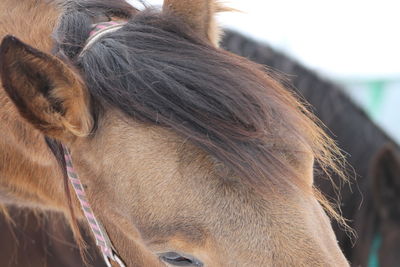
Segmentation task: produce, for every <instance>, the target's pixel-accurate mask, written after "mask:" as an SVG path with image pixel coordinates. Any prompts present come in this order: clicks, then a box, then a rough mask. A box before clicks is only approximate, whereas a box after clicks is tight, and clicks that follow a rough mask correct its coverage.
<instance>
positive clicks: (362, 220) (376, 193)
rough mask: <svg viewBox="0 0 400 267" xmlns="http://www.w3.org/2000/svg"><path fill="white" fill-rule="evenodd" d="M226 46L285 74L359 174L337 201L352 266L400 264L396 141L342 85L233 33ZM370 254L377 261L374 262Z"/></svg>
mask: <svg viewBox="0 0 400 267" xmlns="http://www.w3.org/2000/svg"><path fill="white" fill-rule="evenodd" d="M222 46H223V47H224V48H226V49H227V50H228V51H231V52H233V53H236V54H238V55H241V56H244V57H247V58H249V59H251V60H253V61H255V62H257V63H259V64H263V65H266V66H268V67H269V68H274V69H275V70H277V71H279V72H281V73H285V74H286V76H284V77H282V79H286V80H285V81H284V82H286V83H287V84H288V85H287V87H288V88H291V89H292V90H295V91H296V92H297V93H298V94H300V95H302V96H303V97H304V98H305V99H306V101H307V102H308V103H310V105H311V106H312V107H313V110H314V111H315V114H316V115H317V117H318V118H319V119H320V120H321V121H322V122H323V123H324V124H325V125H326V127H327V128H328V129H329V132H330V134H331V135H332V136H333V137H334V138H335V139H336V140H337V142H338V145H339V147H340V148H341V149H342V150H343V151H345V153H347V155H348V157H347V161H348V163H349V167H348V169H349V173H352V172H353V171H354V172H355V173H356V176H355V178H356V181H355V183H354V185H353V186H349V185H347V184H346V185H345V186H343V187H342V189H341V191H340V199H339V201H340V202H341V203H340V205H341V210H342V212H343V216H344V217H345V218H346V219H348V220H349V224H350V227H351V228H353V229H354V231H355V233H356V238H353V237H352V235H350V234H349V233H348V232H346V231H345V229H343V228H341V227H339V226H338V225H336V227H335V228H334V230H335V233H336V236H337V237H338V239H339V242H340V246H341V248H342V249H343V250H344V253H345V255H346V258H347V259H348V260H349V261H350V262H351V263H352V265H353V266H368V264H370V266H377V265H373V262H376V261H377V262H379V266H384V267H386V266H387V267H389V266H398V265H400V259H399V258H398V256H397V252H395V251H398V249H400V239H399V230H400V228H399V226H398V225H399V223H400V216H398V215H397V214H398V210H399V209H398V208H397V205H398V203H399V199H398V197H396V196H399V194H397V193H395V192H398V189H399V188H400V187H399V186H398V184H399V181H400V160H399V159H398V158H399V156H398V155H399V153H400V148H399V146H398V145H397V144H396V143H395V141H394V140H393V139H392V138H390V137H389V136H388V135H387V134H386V133H385V132H384V131H382V130H381V129H380V128H379V127H378V126H377V125H376V124H375V123H373V122H372V121H371V120H370V119H369V117H368V116H367V115H366V113H365V112H364V111H362V110H361V109H360V108H359V107H358V106H356V105H355V104H354V103H353V102H352V101H351V99H350V98H349V97H348V96H347V95H346V94H345V93H344V90H343V88H342V87H340V86H339V85H337V84H335V83H333V82H331V81H329V80H328V79H325V78H323V77H321V76H320V75H318V74H316V73H315V72H314V71H311V70H309V69H307V68H306V67H304V66H303V65H302V64H300V63H298V62H296V61H295V60H293V59H291V58H290V57H288V56H286V55H284V54H282V53H280V52H277V51H276V50H275V49H273V48H271V47H269V46H267V45H265V44H260V43H258V42H256V41H254V40H251V39H250V38H247V37H245V36H243V35H241V34H239V33H235V32H233V31H227V32H226V34H225V38H224V40H223V42H222ZM350 166H351V167H350ZM333 179H337V177H336V178H335V177H333ZM315 181H316V184H317V186H318V188H319V189H320V190H321V191H322V192H323V193H325V194H326V195H328V196H330V198H331V199H336V192H335V190H334V188H333V187H332V186H331V184H330V182H327V181H326V179H325V178H324V176H323V175H322V176H321V175H320V172H318V171H316V173H315ZM336 181H337V180H336ZM337 182H338V181H337ZM379 184H380V186H378V185H379ZM388 192H392V193H390V194H389V193H388ZM379 235H380V236H379ZM377 240H378V241H377ZM379 240H380V241H379ZM376 244H378V247H376ZM372 254H375V257H377V259H372V257H373V255H372Z"/></svg>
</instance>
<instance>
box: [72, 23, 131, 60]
mask: <svg viewBox="0 0 400 267" xmlns="http://www.w3.org/2000/svg"><path fill="white" fill-rule="evenodd" d="M125 24H126V22H123V21H106V22H101V23H98V24H94V25H93V29H92V31H91V32H90V35H89V36H90V37H89V39H88V40H87V41H86V44H85V46H84V47H83V48H82V51H81V53H80V55H79V56H82V55H83V54H84V53H85V52H86V51H87V50H89V49H90V47H92V45H93V44H94V43H96V42H97V41H98V40H99V39H100V38H101V37H103V36H104V35H106V34H107V33H111V32H115V31H117V30H119V29H121V28H122V27H123V26H124V25H125Z"/></svg>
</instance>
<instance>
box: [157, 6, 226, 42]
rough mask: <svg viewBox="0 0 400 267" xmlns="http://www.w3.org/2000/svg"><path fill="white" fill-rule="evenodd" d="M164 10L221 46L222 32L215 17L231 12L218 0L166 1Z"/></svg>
mask: <svg viewBox="0 0 400 267" xmlns="http://www.w3.org/2000/svg"><path fill="white" fill-rule="evenodd" d="M163 10H164V11H166V12H172V13H173V14H175V15H176V16H179V17H180V18H181V19H183V21H184V22H185V23H186V24H188V25H189V26H190V27H191V28H192V29H193V30H194V31H195V32H197V33H198V34H200V35H201V36H203V37H205V38H207V39H208V40H209V41H210V42H211V43H212V44H213V45H215V46H217V47H218V45H219V41H220V36H221V30H220V28H219V27H218V25H217V23H216V20H215V15H216V13H218V12H223V11H230V9H228V8H226V7H223V6H222V5H221V4H220V3H218V1H217V0H164V6H163Z"/></svg>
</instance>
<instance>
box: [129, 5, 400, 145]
mask: <svg viewBox="0 0 400 267" xmlns="http://www.w3.org/2000/svg"><path fill="white" fill-rule="evenodd" d="M131 2H137V1H134V0H132V1H131ZM146 2H148V3H150V4H152V5H161V4H162V2H163V1H162V0H147V1H146ZM222 2H224V3H226V4H227V5H229V6H230V7H233V8H236V9H238V10H241V11H242V12H241V13H239V12H236V13H225V14H220V15H219V17H218V19H219V22H220V23H221V24H222V25H223V26H224V27H225V28H228V29H233V30H236V31H238V32H240V33H242V34H245V35H247V36H249V37H251V38H253V39H255V40H258V41H262V42H265V43H267V44H268V45H270V46H272V47H273V48H275V49H277V50H279V51H281V52H283V53H285V54H287V55H289V56H291V57H292V58H294V59H296V60H298V61H299V62H301V63H302V64H303V65H305V66H307V67H308V68H310V69H312V70H314V71H317V72H318V73H320V74H321V75H322V76H325V77H326V78H329V79H331V80H332V81H335V82H337V83H340V84H342V85H343V86H344V88H346V92H347V93H348V94H349V95H350V96H351V97H352V98H353V99H354V100H355V102H356V103H357V104H358V105H360V106H361V107H362V108H364V109H365V110H366V111H367V113H368V114H369V116H370V117H371V118H372V119H373V120H374V121H375V122H376V123H377V124H378V125H380V126H381V127H382V128H384V129H385V130H386V132H387V133H389V134H390V135H391V136H392V137H393V138H395V140H397V142H399V143H400V34H399V26H400V16H399V14H398V12H399V2H398V1H396V0H352V1H348V0H336V1H321V0H303V1H295V0H279V1H266V0H225V1H222Z"/></svg>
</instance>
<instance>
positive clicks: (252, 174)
mask: <svg viewBox="0 0 400 267" xmlns="http://www.w3.org/2000/svg"><path fill="white" fill-rule="evenodd" d="M0 7H1V10H7V12H5V14H4V13H3V14H2V15H3V16H4V17H3V18H2V28H1V34H0V35H1V37H4V38H3V41H2V43H1V46H0V76H1V83H2V88H3V89H4V90H2V91H1V95H0V114H1V116H0V118H1V120H2V121H1V125H2V127H1V129H0V134H1V136H2V138H1V143H0V145H1V149H0V151H1V152H0V153H1V154H0V159H1V160H0V162H1V163H2V164H1V169H0V170H1V175H0V188H1V190H0V192H1V194H2V196H1V199H2V200H3V201H4V202H7V203H13V204H17V205H19V206H24V207H29V208H33V209H41V210H49V211H58V212H62V213H64V214H66V216H67V217H68V219H69V222H70V224H71V226H72V229H73V231H74V235H75V237H76V238H77V240H78V241H79V240H80V234H79V231H78V227H77V221H82V220H84V219H85V218H87V219H88V221H89V223H90V228H91V230H93V229H94V228H93V225H95V226H96V227H97V228H95V229H94V230H93V232H95V233H96V234H99V233H100V234H101V236H102V238H104V239H103V240H104V244H100V243H99V245H100V246H101V251H102V253H103V254H104V256H105V260H106V262H108V261H110V260H112V261H115V262H116V263H117V264H118V265H120V266H125V265H126V266H165V265H166V264H167V265H168V266H288V265H296V266H306V265H310V264H312V265H315V266H348V263H347V260H346V259H345V257H344V256H343V254H342V252H341V251H340V249H339V247H338V245H337V242H336V238H335V236H334V234H333V230H332V227H331V225H330V220H329V218H328V216H327V215H326V213H325V212H324V210H323V206H325V208H327V210H329V206H328V204H327V203H326V202H324V200H323V198H322V196H321V195H320V194H319V193H318V191H317V190H316V189H315V188H314V187H313V165H314V162H315V163H316V164H319V165H320V166H324V167H325V168H326V169H331V170H333V171H338V172H340V168H339V167H338V164H337V163H336V160H335V159H336V157H339V156H340V155H339V152H338V150H337V148H336V146H335V145H334V142H333V141H332V140H331V139H330V138H329V137H328V136H327V135H326V134H325V133H324V132H323V130H322V129H321V128H320V127H319V126H318V125H317V123H316V122H315V120H314V118H313V116H312V115H311V113H310V112H308V111H307V109H306V108H305V107H304V106H303V105H302V104H301V103H300V101H299V100H298V99H296V97H295V96H294V95H293V94H291V93H289V92H288V91H287V90H285V89H284V86H283V85H282V84H281V83H280V82H279V81H277V80H276V79H275V77H274V75H273V73H265V72H264V71H263V69H262V68H261V67H260V66H258V65H256V64H254V63H252V62H250V61H248V60H246V59H244V58H241V57H238V56H235V55H233V54H231V53H228V52H226V51H224V50H222V49H220V48H218V46H217V44H218V40H219V29H218V27H217V24H216V23H215V20H214V15H215V14H216V13H217V12H218V11H222V10H225V8H224V7H222V6H220V5H219V3H217V2H215V1H204V0H201V1H200V0H199V1H190V2H188V1H182V0H166V1H165V2H164V5H163V8H162V9H161V10H152V9H146V10H144V11H141V12H139V11H138V10H136V9H134V8H132V7H131V6H129V5H128V4H126V3H125V1H78V0H76V1H63V2H61V3H59V2H58V1H34V2H32V1H27V0H22V1H18V2H15V1H11V0H5V1H2V3H1V4H0ZM11 18H12V19H11ZM99 22H107V23H108V24H107V25H108V26H104V24H103V25H102V26H104V27H105V30H103V31H102V30H99V32H100V33H91V32H92V30H93V26H92V25H93V24H97V25H98V26H99V25H100V24H99ZM32 25H34V29H32ZM110 25H112V26H110ZM10 34H12V35H10ZM50 35H52V36H53V37H54V40H52V39H51V38H50V37H49V36H50ZM15 36H18V38H17V37H15ZM88 40H89V41H88ZM78 177H79V179H78ZM68 179H70V180H71V181H74V184H69V183H68ZM76 183H79V184H78V186H76ZM78 187H79V188H78ZM75 189H76V192H77V195H73V194H71V191H73V190H75ZM84 192H86V193H85V194H84ZM84 195H86V196H85V199H84V197H83V196H84ZM83 199H84V200H85V201H84V200H83ZM86 200H87V201H86ZM82 207H83V208H82ZM88 214H89V215H88ZM99 222H101V223H99ZM96 231H97V232H96ZM95 237H96V239H97V240H98V237H97V236H95ZM105 237H107V238H105Z"/></svg>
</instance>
